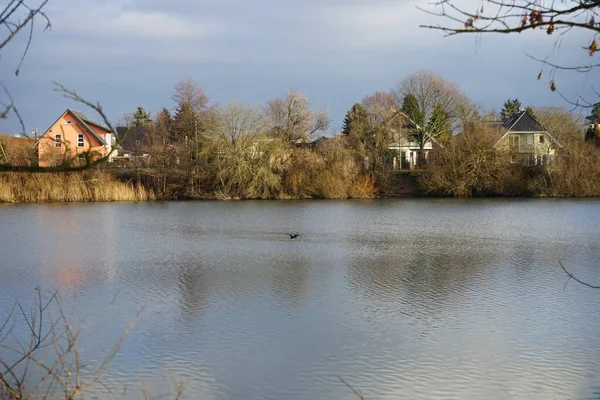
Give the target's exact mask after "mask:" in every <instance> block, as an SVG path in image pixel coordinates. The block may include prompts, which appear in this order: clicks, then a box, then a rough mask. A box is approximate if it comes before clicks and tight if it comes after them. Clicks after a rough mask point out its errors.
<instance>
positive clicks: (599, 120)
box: [585, 103, 600, 124]
mask: <svg viewBox="0 0 600 400" xmlns="http://www.w3.org/2000/svg"><path fill="white" fill-rule="evenodd" d="M585 119H587V120H588V121H589V123H590V124H600V103H596V104H594V106H593V107H592V110H591V112H590V115H588V116H587V117H585Z"/></svg>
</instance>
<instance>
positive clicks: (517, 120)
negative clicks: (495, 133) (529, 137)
mask: <svg viewBox="0 0 600 400" xmlns="http://www.w3.org/2000/svg"><path fill="white" fill-rule="evenodd" d="M502 127H504V128H506V129H507V130H509V131H511V132H545V131H546V129H544V127H543V126H542V124H540V123H539V122H537V120H536V119H535V118H534V117H533V116H532V115H531V114H529V113H528V112H527V111H519V112H517V113H514V114H513V115H511V116H510V118H508V119H507V120H506V121H504V123H503V124H502Z"/></svg>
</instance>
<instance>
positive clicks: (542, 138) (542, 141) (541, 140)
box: [540, 135, 544, 143]
mask: <svg viewBox="0 0 600 400" xmlns="http://www.w3.org/2000/svg"><path fill="white" fill-rule="evenodd" d="M540 143H544V135H540Z"/></svg>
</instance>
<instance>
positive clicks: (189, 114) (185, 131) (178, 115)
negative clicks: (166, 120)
mask: <svg viewBox="0 0 600 400" xmlns="http://www.w3.org/2000/svg"><path fill="white" fill-rule="evenodd" d="M171 127H172V129H171V138H172V140H173V141H175V142H183V141H185V140H186V137H187V138H188V140H189V139H190V138H193V137H194V136H195V135H196V133H198V132H201V131H202V129H201V126H200V119H199V118H198V114H196V113H195V112H194V110H193V108H192V106H191V104H190V103H189V102H187V101H186V102H183V103H180V104H179V106H178V107H177V110H176V112H175V116H174V117H173V122H172V125H171Z"/></svg>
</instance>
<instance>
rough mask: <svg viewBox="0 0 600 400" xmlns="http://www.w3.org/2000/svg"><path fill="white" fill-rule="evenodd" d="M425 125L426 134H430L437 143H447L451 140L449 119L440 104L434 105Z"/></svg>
mask: <svg viewBox="0 0 600 400" xmlns="http://www.w3.org/2000/svg"><path fill="white" fill-rule="evenodd" d="M427 125H428V126H427V132H430V133H431V135H432V136H433V137H435V138H436V140H437V141H438V142H440V143H449V142H450V141H451V140H452V130H451V129H450V118H449V116H448V113H447V112H446V111H445V110H444V108H443V107H442V106H441V105H440V104H436V105H435V106H434V107H433V112H432V113H431V118H430V119H429V123H428V124H427Z"/></svg>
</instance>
